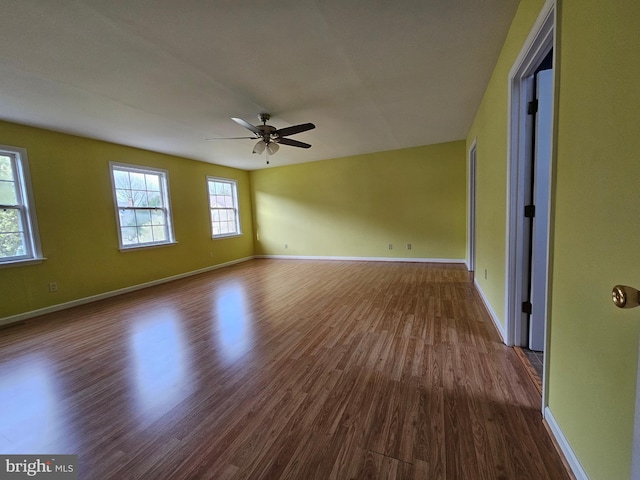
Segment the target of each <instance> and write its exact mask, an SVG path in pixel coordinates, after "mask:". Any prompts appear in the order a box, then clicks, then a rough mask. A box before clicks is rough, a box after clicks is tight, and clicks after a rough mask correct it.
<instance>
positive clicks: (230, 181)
mask: <svg viewBox="0 0 640 480" xmlns="http://www.w3.org/2000/svg"><path fill="white" fill-rule="evenodd" d="M212 182H217V183H228V184H230V185H231V191H232V193H233V210H234V218H235V224H236V231H235V232H231V233H218V234H216V233H214V231H213V218H212V217H213V212H214V210H222V209H220V208H215V207H214V206H213V205H211V193H210V192H211V190H210V186H211V183H212ZM207 203H208V204H209V227H210V228H211V238H226V237H237V236H239V235H242V228H241V226H240V207H239V203H238V181H237V180H234V179H233V178H222V177H209V176H208V177H207Z"/></svg>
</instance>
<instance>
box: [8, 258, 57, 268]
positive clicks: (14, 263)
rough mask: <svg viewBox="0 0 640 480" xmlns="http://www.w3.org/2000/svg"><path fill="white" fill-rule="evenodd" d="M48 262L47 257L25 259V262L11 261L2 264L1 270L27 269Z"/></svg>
mask: <svg viewBox="0 0 640 480" xmlns="http://www.w3.org/2000/svg"><path fill="white" fill-rule="evenodd" d="M45 260H46V258H45V257H37V258H25V259H24V260H11V261H9V262H0V268H11V267H26V266H27V265H37V264H38V263H42V262H44V261H45Z"/></svg>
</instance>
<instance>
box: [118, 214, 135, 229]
mask: <svg viewBox="0 0 640 480" xmlns="http://www.w3.org/2000/svg"><path fill="white" fill-rule="evenodd" d="M119 212H120V225H121V226H122V227H135V225H136V214H135V212H134V211H133V210H120V211H119Z"/></svg>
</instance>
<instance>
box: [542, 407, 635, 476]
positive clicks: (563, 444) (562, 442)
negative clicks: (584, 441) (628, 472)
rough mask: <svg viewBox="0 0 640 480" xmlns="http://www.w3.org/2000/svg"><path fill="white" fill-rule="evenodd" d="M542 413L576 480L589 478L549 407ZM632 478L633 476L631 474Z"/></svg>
mask: <svg viewBox="0 0 640 480" xmlns="http://www.w3.org/2000/svg"><path fill="white" fill-rule="evenodd" d="M543 413H544V419H545V421H546V422H547V425H548V426H549V430H550V431H551V434H552V435H553V436H554V438H555V440H556V442H557V443H558V446H559V447H560V450H562V453H563V454H564V458H566V460H567V462H568V463H569V467H570V468H571V471H572V472H573V474H574V475H575V477H576V480H589V477H588V476H587V473H586V472H585V471H584V469H583V468H582V465H580V461H579V460H578V457H576V454H575V453H574V452H573V449H572V448H571V445H570V444H569V441H568V440H567V437H565V436H564V433H563V432H562V430H561V429H560V425H558V422H556V419H555V418H554V416H553V414H552V413H551V410H550V409H549V407H546V408H545V409H544V412H543ZM632 478H634V477H633V476H632Z"/></svg>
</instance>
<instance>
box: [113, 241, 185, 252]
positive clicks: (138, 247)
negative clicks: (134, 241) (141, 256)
mask: <svg viewBox="0 0 640 480" xmlns="http://www.w3.org/2000/svg"><path fill="white" fill-rule="evenodd" d="M177 244H178V242H167V243H151V244H147V245H132V246H130V247H120V248H119V250H120V251H121V252H132V251H134V250H146V249H149V248H162V247H170V246H172V245H177Z"/></svg>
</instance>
